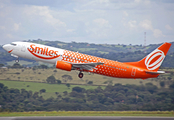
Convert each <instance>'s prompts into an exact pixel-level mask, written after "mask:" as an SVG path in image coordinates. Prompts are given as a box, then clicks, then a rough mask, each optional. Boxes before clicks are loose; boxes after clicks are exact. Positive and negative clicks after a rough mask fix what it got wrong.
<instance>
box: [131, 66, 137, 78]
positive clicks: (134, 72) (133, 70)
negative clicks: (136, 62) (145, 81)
mask: <svg viewBox="0 0 174 120" xmlns="http://www.w3.org/2000/svg"><path fill="white" fill-rule="evenodd" d="M135 74H136V68H132V73H131V76H133V77H134V76H135Z"/></svg>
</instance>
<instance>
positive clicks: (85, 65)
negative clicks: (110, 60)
mask: <svg viewBox="0 0 174 120" xmlns="http://www.w3.org/2000/svg"><path fill="white" fill-rule="evenodd" d="M70 64H72V67H73V68H78V69H81V70H92V69H96V68H95V67H96V66H97V65H103V64H104V63H101V62H96V63H70Z"/></svg>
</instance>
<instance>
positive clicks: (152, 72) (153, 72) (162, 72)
mask: <svg viewBox="0 0 174 120" xmlns="http://www.w3.org/2000/svg"><path fill="white" fill-rule="evenodd" d="M145 72H146V73H148V74H165V71H156V72H155V71H145Z"/></svg>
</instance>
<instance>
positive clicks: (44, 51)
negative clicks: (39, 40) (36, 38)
mask: <svg viewBox="0 0 174 120" xmlns="http://www.w3.org/2000/svg"><path fill="white" fill-rule="evenodd" d="M28 51H29V52H30V53H31V54H32V55H34V56H36V57H38V58H41V59H46V60H50V59H55V58H58V57H59V56H60V55H58V51H54V50H49V49H48V47H44V48H42V47H37V46H35V45H34V44H32V45H30V49H29V48H28Z"/></svg>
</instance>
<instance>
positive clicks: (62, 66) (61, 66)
mask: <svg viewBox="0 0 174 120" xmlns="http://www.w3.org/2000/svg"><path fill="white" fill-rule="evenodd" d="M56 68H58V69H61V70H66V71H71V68H72V65H71V64H70V63H67V62H63V61H57V62H56Z"/></svg>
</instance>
